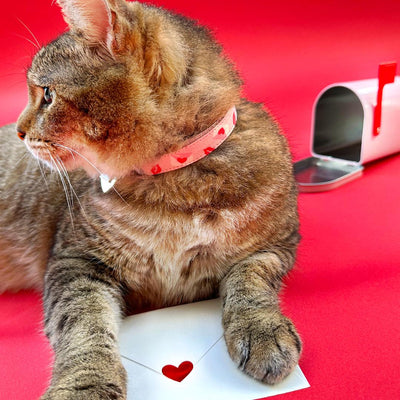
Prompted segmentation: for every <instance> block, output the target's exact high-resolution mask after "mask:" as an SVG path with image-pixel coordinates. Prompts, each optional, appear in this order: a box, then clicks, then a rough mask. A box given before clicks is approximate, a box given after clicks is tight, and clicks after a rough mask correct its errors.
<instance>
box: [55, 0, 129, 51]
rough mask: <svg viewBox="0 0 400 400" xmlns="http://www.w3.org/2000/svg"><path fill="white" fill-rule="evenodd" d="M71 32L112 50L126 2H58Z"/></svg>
mask: <svg viewBox="0 0 400 400" xmlns="http://www.w3.org/2000/svg"><path fill="white" fill-rule="evenodd" d="M57 2H58V4H59V5H60V7H61V9H62V11H63V14H64V19H65V21H66V22H67V24H68V25H69V27H70V29H71V31H77V32H80V33H81V34H82V35H83V36H84V37H85V38H86V39H87V40H88V41H89V42H90V43H91V44H93V45H98V44H100V45H103V46H106V47H107V48H108V49H109V50H112V48H113V45H114V43H113V42H114V41H115V40H116V30H120V29H118V27H116V25H117V22H118V19H119V18H118V13H119V11H120V9H121V8H122V7H124V6H125V1H124V0H57Z"/></svg>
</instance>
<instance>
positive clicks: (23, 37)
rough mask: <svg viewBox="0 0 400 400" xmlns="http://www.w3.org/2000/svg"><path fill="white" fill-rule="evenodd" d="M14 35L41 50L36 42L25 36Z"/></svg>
mask: <svg viewBox="0 0 400 400" xmlns="http://www.w3.org/2000/svg"><path fill="white" fill-rule="evenodd" d="M13 35H14V36H16V37H18V38H20V39H24V40H26V41H27V42H28V43H30V44H31V45H32V46H34V47H35V49H36V50H39V47H38V46H37V44H36V43H35V42H33V41H32V40H31V39H29V38H27V37H25V36H22V35H19V34H18V33H14V34H13Z"/></svg>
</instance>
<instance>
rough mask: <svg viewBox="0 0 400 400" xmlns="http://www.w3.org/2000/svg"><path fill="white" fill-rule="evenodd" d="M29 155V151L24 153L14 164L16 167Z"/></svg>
mask: <svg viewBox="0 0 400 400" xmlns="http://www.w3.org/2000/svg"><path fill="white" fill-rule="evenodd" d="M28 155H29V153H24V154H23V156H22V157H21V158H20V159H19V160H18V161H17V162H16V163H15V164H14V167H17V166H18V165H19V164H20V162H21V161H22V160H24V159H25V158H26V157H27V156H28Z"/></svg>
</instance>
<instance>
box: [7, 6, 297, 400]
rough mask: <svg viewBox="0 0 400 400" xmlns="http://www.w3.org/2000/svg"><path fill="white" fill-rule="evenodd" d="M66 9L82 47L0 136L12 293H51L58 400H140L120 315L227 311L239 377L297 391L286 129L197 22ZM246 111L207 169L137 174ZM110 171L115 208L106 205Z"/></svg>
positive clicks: (159, 14)
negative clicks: (126, 358) (246, 94)
mask: <svg viewBox="0 0 400 400" xmlns="http://www.w3.org/2000/svg"><path fill="white" fill-rule="evenodd" d="M59 3H60V5H61V7H62V9H63V12H64V14H65V17H66V20H67V21H68V22H69V24H70V31H69V32H67V33H65V34H64V35H62V36H61V37H59V38H58V39H56V40H55V41H54V42H52V43H50V44H49V45H47V46H46V47H44V48H43V49H41V50H40V51H39V53H38V54H37V55H36V56H35V57H34V59H33V62H32V65H31V67H30V69H29V71H28V75H27V78H28V85H29V104H28V105H27V107H26V109H25V110H24V112H23V113H22V114H21V116H20V118H19V120H18V125H17V127H16V126H15V125H10V126H7V127H4V128H2V129H1V131H0V134H1V137H2V146H1V147H0V152H1V153H0V155H1V156H0V189H1V190H0V260H1V261H0V277H1V279H0V292H1V291H5V290H19V289H22V288H28V287H34V288H36V289H40V290H43V292H44V307H45V325H46V334H47V335H48V337H49V339H50V342H51V344H52V346H53V348H54V350H55V354H56V357H55V365H54V371H53V378H52V382H51V385H50V387H49V390H48V391H47V392H46V394H45V395H44V396H43V399H45V400H48V399H84V398H85V399H88V398H89V399H93V400H95V399H125V398H126V377H125V372H124V369H123V367H122V365H121V362H120V358H119V354H118V346H117V339H116V338H117V335H118V324H119V321H120V318H121V315H122V314H123V312H131V311H132V310H135V311H137V310H143V309H149V308H158V307H165V306H169V305H176V304H181V303H187V302H192V301H196V300H202V299H207V298H210V297H213V296H217V295H218V294H220V295H221V297H222V299H223V321H222V322H223V326H224V330H225V339H226V343H227V348H228V351H229V353H230V355H231V357H232V359H233V361H234V362H235V363H236V364H237V365H238V366H239V368H241V369H242V370H243V371H245V372H246V373H247V374H249V375H251V376H253V377H254V378H256V379H259V380H263V381H265V382H268V383H275V382H278V381H280V380H282V379H283V378H284V377H285V376H287V375H288V374H289V372H290V371H291V370H292V369H293V367H294V366H295V365H296V363H297V361H298V359H299V355H300V352H301V342H300V339H299V337H298V335H297V333H296V330H295V328H294V326H293V324H292V323H291V322H290V321H289V320H288V319H287V318H286V317H285V316H283V315H282V314H281V312H280V309H279V304H278V292H279V290H280V286H281V281H282V278H283V276H284V275H286V274H287V273H288V271H289V270H290V269H291V268H292V266H293V263H294V257H295V252H296V248H297V244H298V239H299V236H298V233H297V232H298V218H297V204H296V201H297V199H296V189H295V184H294V180H293V176H292V166H291V159H290V154H289V151H288V148H287V144H286V141H285V139H284V137H283V136H282V135H281V134H280V132H279V128H278V127H277V125H276V123H275V122H274V121H273V119H271V117H270V116H269V115H268V114H267V113H266V112H265V111H264V110H263V109H262V107H261V106H260V105H257V104H254V103H250V102H248V101H247V100H245V99H243V98H241V95H240V87H241V86H240V85H241V84H240V80H239V78H238V76H237V73H236V71H235V69H234V68H233V67H232V65H231V63H230V62H229V61H228V60H227V58H226V57H225V56H224V55H223V53H222V52H221V48H220V47H219V46H218V45H217V44H216V43H215V42H214V40H213V39H212V37H211V35H210V34H209V32H208V31H207V30H206V29H204V28H202V27H199V26H197V25H196V24H195V23H193V22H192V21H189V20H187V19H185V18H183V17H180V16H175V15H172V14H170V13H168V12H166V11H164V10H161V9H158V8H154V7H149V6H145V5H143V4H140V3H138V2H134V3H126V2H125V1H123V0H104V2H103V0H90V1H83V0H59ZM44 87H49V89H50V90H51V93H52V96H53V100H52V103H51V104H46V102H45V101H44V99H43V95H44ZM234 104H235V105H236V107H237V110H238V123H237V126H236V128H235V129H234V132H233V133H232V135H231V136H230V137H229V139H228V140H227V141H226V142H225V143H224V144H223V145H222V146H221V147H219V148H218V149H217V150H215V151H214V152H213V153H211V154H210V155H209V156H207V157H205V158H204V159H202V160H200V161H198V162H196V163H195V164H192V165H190V166H187V167H185V168H183V169H180V170H177V171H173V172H169V173H166V174H161V175H158V176H154V177H149V176H142V175H140V174H138V172H137V171H138V169H139V168H140V165H141V164H142V163H144V162H146V161H148V160H151V159H153V158H155V157H158V156H160V155H162V154H165V153H166V152H169V151H172V150H176V149H178V148H179V147H180V146H181V145H182V143H183V142H184V141H185V140H186V139H187V138H188V137H191V136H193V135H196V134H197V133H199V132H201V131H202V130H204V129H206V128H207V127H209V126H210V125H212V124H213V123H214V122H215V121H216V120H218V119H219V118H220V117H222V116H223V115H224V114H225V113H226V111H227V110H228V109H229V108H230V107H231V106H232V105H234ZM16 130H18V131H19V132H20V136H21V137H23V138H24V139H25V140H24V142H25V145H26V146H27V147H28V148H29V150H30V151H31V152H32V153H33V154H34V156H35V157H36V158H37V159H39V160H41V161H40V163H45V164H47V166H50V169H49V168H47V166H43V164H42V165H40V164H39V162H36V161H35V160H34V158H32V157H29V156H27V155H26V154H27V152H26V146H25V145H24V143H23V142H22V141H20V140H18V138H17V135H16ZM78 153H79V154H78ZM64 167H65V168H66V169H67V170H68V179H69V180H70V182H66V180H67V172H66V171H64ZM57 169H59V170H60V174H59V175H58V174H56V173H55V172H54V170H57ZM98 170H100V171H101V172H103V173H107V174H108V175H109V176H112V177H116V178H118V180H117V183H116V186H115V190H111V191H110V192H108V193H105V194H104V193H102V191H101V189H100V185H99V181H98V175H99V172H98ZM60 178H62V179H63V180H64V185H65V189H66V192H65V190H64V188H63V182H62V180H61V179H60ZM69 184H71V186H69ZM71 187H72V188H73V191H72V189H71ZM66 193H67V194H66ZM66 196H67V199H66ZM67 200H68V201H67ZM67 203H70V204H69V207H68V206H67Z"/></svg>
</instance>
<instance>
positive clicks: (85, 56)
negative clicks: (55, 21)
mask: <svg viewBox="0 0 400 400" xmlns="http://www.w3.org/2000/svg"><path fill="white" fill-rule="evenodd" d="M99 68H101V63H100V62H99V61H96V57H93V52H92V51H91V50H90V48H88V47H85V46H84V44H82V43H80V42H79V41H77V40H75V39H74V38H73V37H72V36H71V35H69V34H68V33H67V34H64V35H62V36H60V37H59V38H57V39H56V40H54V41H53V42H51V43H49V44H48V45H47V46H45V47H43V48H42V49H40V50H39V52H38V53H37V54H36V55H35V56H34V58H33V60H32V64H31V66H30V68H29V69H28V74H27V77H28V81H29V82H30V83H32V84H33V85H36V86H51V85H57V84H66V83H74V82H76V83H79V82H80V81H81V82H80V83H83V81H84V80H85V78H87V76H88V74H90V73H94V72H95V71H97V70H98V69H99Z"/></svg>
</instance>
